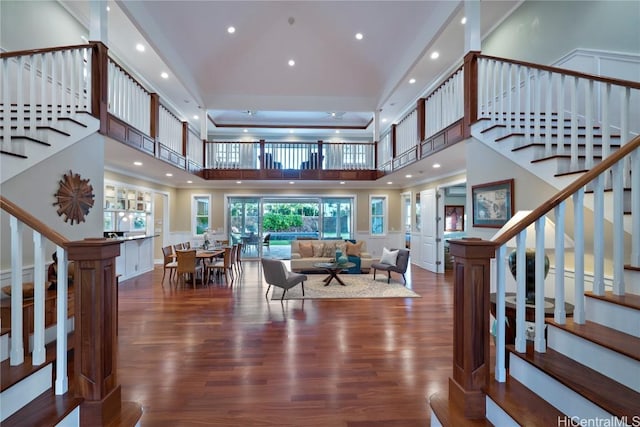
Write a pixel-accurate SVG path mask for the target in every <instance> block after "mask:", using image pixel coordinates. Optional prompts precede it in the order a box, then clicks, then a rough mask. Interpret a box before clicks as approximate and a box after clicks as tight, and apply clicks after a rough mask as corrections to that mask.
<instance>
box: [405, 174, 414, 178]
mask: <svg viewBox="0 0 640 427" xmlns="http://www.w3.org/2000/svg"><path fill="white" fill-rule="evenodd" d="M412 176H413V175H411V174H406V175H405V176H404V177H405V178H411V177H412Z"/></svg>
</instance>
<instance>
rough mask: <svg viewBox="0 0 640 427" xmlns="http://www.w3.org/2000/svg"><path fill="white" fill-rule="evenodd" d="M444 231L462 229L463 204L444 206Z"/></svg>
mask: <svg viewBox="0 0 640 427" xmlns="http://www.w3.org/2000/svg"><path fill="white" fill-rule="evenodd" d="M444 231H464V206H463V205H445V206H444Z"/></svg>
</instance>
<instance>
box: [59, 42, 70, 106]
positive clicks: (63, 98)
mask: <svg viewBox="0 0 640 427" xmlns="http://www.w3.org/2000/svg"><path fill="white" fill-rule="evenodd" d="M58 57H59V62H60V112H59V113H58V114H57V116H59V117H65V116H66V115H67V106H68V105H69V103H68V99H67V77H68V76H67V51H66V50H62V51H60V52H58Z"/></svg>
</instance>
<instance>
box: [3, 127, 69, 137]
mask: <svg viewBox="0 0 640 427" xmlns="http://www.w3.org/2000/svg"><path fill="white" fill-rule="evenodd" d="M25 127H28V128H31V126H25ZM0 129H4V126H2V125H0ZM17 129H18V126H13V125H12V126H11V130H17ZM36 129H37V130H50V131H52V132H56V133H59V134H60V135H64V136H71V134H70V133H69V132H65V131H63V130H61V129H58V128H54V127H52V126H43V125H39V126H36ZM17 136H21V135H12V136H11V137H12V138H15V137H17Z"/></svg>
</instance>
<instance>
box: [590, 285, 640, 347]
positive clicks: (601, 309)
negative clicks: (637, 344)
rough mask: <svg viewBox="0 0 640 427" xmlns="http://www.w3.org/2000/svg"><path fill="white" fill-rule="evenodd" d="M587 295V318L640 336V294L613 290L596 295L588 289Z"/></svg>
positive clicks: (634, 335)
mask: <svg viewBox="0 0 640 427" xmlns="http://www.w3.org/2000/svg"><path fill="white" fill-rule="evenodd" d="M585 297H586V299H585V312H586V313H587V320H591V321H593V322H597V323H599V324H601V325H604V326H607V327H609V328H615V329H617V330H618V331H621V332H624V333H625V334H629V335H632V336H633V337H636V338H638V337H640V295H636V294H630V293H627V294H625V295H614V294H613V292H611V291H606V292H605V293H604V295H596V294H594V293H593V292H591V291H588V292H585Z"/></svg>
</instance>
